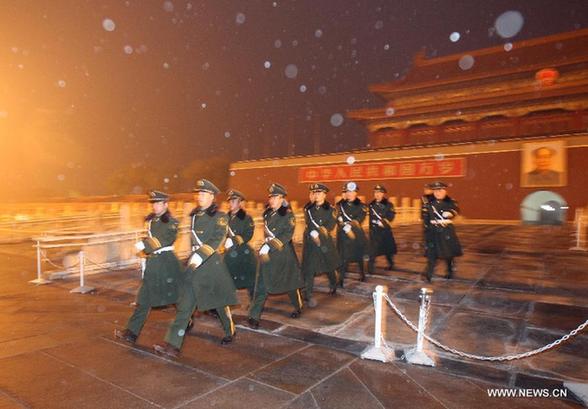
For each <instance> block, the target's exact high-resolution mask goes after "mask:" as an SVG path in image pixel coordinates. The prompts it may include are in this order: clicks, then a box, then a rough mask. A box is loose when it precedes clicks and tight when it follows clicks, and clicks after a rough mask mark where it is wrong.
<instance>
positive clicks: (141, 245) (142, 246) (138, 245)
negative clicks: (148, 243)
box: [135, 241, 145, 251]
mask: <svg viewBox="0 0 588 409" xmlns="http://www.w3.org/2000/svg"><path fill="white" fill-rule="evenodd" d="M135 248H136V249H137V251H143V250H145V243H143V242H142V241H138V242H136V243H135Z"/></svg>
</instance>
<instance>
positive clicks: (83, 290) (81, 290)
mask: <svg viewBox="0 0 588 409" xmlns="http://www.w3.org/2000/svg"><path fill="white" fill-rule="evenodd" d="M79 257H80V286H79V287H76V288H74V289H73V290H70V291H69V292H70V293H80V294H86V293H89V292H91V291H94V290H95V288H94V287H86V285H85V283H84V264H85V255H84V251H83V250H81V251H80V252H79Z"/></svg>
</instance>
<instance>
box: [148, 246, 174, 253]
mask: <svg viewBox="0 0 588 409" xmlns="http://www.w3.org/2000/svg"><path fill="white" fill-rule="evenodd" d="M166 251H174V246H167V247H162V248H160V249H157V250H155V251H154V252H153V254H161V253H165V252H166Z"/></svg>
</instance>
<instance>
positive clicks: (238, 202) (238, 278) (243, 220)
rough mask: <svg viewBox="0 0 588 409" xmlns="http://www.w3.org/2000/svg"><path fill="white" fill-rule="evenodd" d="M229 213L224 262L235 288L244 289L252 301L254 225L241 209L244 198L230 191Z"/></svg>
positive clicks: (254, 259) (255, 267)
mask: <svg viewBox="0 0 588 409" xmlns="http://www.w3.org/2000/svg"><path fill="white" fill-rule="evenodd" d="M227 196H228V201H229V207H230V213H229V227H228V229H227V230H228V231H227V238H226V240H225V245H224V247H225V253H224V260H225V264H226V265H227V268H228V269H229V273H230V274H231V277H233V282H234V283H235V287H236V288H238V289H242V288H246V289H247V292H248V293H249V300H250V301H251V300H253V290H254V288H255V273H256V271H257V259H256V257H255V254H254V251H253V249H252V248H251V246H250V245H249V241H250V240H251V239H252V238H253V232H254V231H255V223H254V222H253V219H252V218H251V216H249V215H248V214H247V212H245V210H244V209H243V208H242V204H243V202H244V201H245V196H244V195H243V193H241V192H239V191H238V190H235V189H232V190H229V192H228V193H227Z"/></svg>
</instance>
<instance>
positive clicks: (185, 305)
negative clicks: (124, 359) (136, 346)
mask: <svg viewBox="0 0 588 409" xmlns="http://www.w3.org/2000/svg"><path fill="white" fill-rule="evenodd" d="M196 185H197V187H196V189H194V191H195V192H196V193H197V201H198V207H197V208H196V209H194V210H193V211H192V213H191V214H190V215H191V218H192V221H191V231H190V233H191V236H192V250H193V252H192V255H191V256H190V258H189V261H188V267H187V269H186V272H185V278H184V280H185V284H184V285H183V286H182V293H181V294H180V298H179V301H178V308H177V313H176V317H175V320H174V322H173V323H172V324H171V325H170V327H169V329H168V331H167V334H166V336H165V343H163V344H155V345H154V346H153V348H154V349H155V352H156V353H159V354H162V355H166V356H169V357H172V358H175V357H176V356H177V355H178V354H179V352H180V348H181V346H182V344H183V342H184V336H185V334H186V329H187V327H188V325H189V324H190V319H191V316H192V313H193V312H194V311H195V310H196V309H197V310H199V311H208V310H216V312H217V315H218V317H219V319H220V321H221V324H222V326H223V329H224V331H225V336H224V338H223V339H222V341H221V344H223V345H224V344H228V343H230V342H232V341H233V337H234V335H235V325H234V324H233V320H232V317H231V310H230V308H229V306H230V305H235V304H237V303H238V301H237V295H236V290H235V285H234V284H233V280H232V279H231V275H230V274H229V271H228V270H227V267H226V265H225V263H224V262H223V260H222V259H221V256H220V254H219V252H218V250H219V248H220V246H221V244H222V242H223V241H224V239H225V237H226V235H227V225H228V216H227V215H226V214H225V213H224V212H221V211H219V210H218V208H217V206H216V204H215V203H214V198H215V195H216V194H218V193H219V189H218V188H217V187H216V186H215V185H214V184H213V183H212V182H210V181H208V180H206V179H200V180H198V182H197V183H196Z"/></svg>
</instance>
